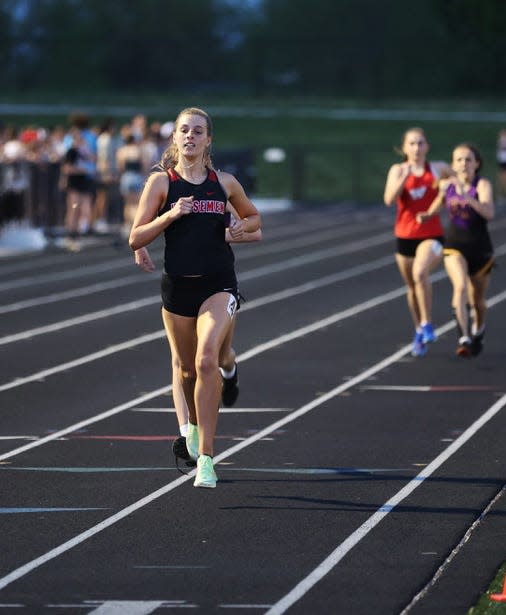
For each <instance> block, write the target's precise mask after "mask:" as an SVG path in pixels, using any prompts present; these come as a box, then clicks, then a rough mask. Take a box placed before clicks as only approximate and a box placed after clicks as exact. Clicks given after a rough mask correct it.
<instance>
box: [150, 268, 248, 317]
mask: <svg viewBox="0 0 506 615" xmlns="http://www.w3.org/2000/svg"><path fill="white" fill-rule="evenodd" d="M222 292H225V293H230V294H231V295H233V296H234V297H235V299H236V301H237V309H239V290H238V287H237V279H236V277H235V274H234V273H233V272H231V273H228V274H214V275H201V276H174V275H169V274H167V273H165V272H164V273H163V274H162V302H163V307H164V308H165V309H166V310H167V311H168V312H172V313H173V314H178V315H179V316H190V317H193V318H195V317H196V316H198V313H199V310H200V306H201V305H202V304H203V303H204V301H205V300H206V299H208V298H209V297H211V296H212V295H215V294H216V293H222Z"/></svg>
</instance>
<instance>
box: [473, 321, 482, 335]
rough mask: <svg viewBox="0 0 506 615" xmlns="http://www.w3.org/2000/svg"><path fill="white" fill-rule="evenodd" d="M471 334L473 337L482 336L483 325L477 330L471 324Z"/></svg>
mask: <svg viewBox="0 0 506 615" xmlns="http://www.w3.org/2000/svg"><path fill="white" fill-rule="evenodd" d="M471 333H472V334H473V335H483V334H484V333H485V324H483V325H481V327H480V328H479V329H477V328H476V325H475V324H474V322H473V326H472V327H471Z"/></svg>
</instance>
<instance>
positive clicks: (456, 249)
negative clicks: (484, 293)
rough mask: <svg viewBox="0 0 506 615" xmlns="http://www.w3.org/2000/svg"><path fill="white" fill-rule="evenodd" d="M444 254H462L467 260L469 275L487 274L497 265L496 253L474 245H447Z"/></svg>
mask: <svg viewBox="0 0 506 615" xmlns="http://www.w3.org/2000/svg"><path fill="white" fill-rule="evenodd" d="M443 254H444V256H450V255H452V254H462V256H463V257H464V258H465V259H466V262H467V272H468V274H469V275H487V274H489V273H490V272H491V271H492V269H493V268H494V266H495V258H494V254H493V253H491V252H489V251H486V252H484V251H483V250H479V249H477V248H476V246H473V245H466V244H464V245H456V244H452V245H451V246H447V247H445V249H444V250H443Z"/></svg>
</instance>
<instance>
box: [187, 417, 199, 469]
mask: <svg viewBox="0 0 506 615" xmlns="http://www.w3.org/2000/svg"><path fill="white" fill-rule="evenodd" d="M186 448H187V449H188V454H189V455H190V457H191V458H192V459H193V460H195V461H197V459H198V458H199V428H198V426H197V425H194V424H193V423H188V433H187V434H186Z"/></svg>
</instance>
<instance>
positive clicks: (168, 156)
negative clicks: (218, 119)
mask: <svg viewBox="0 0 506 615" xmlns="http://www.w3.org/2000/svg"><path fill="white" fill-rule="evenodd" d="M183 115H198V116H200V117H202V118H203V119H204V120H205V122H206V130H207V134H208V136H209V137H212V136H213V123H212V121H211V118H210V117H209V115H208V114H207V113H206V112H205V111H204V110H202V109H199V108H198V107H187V108H186V109H183V110H182V111H180V112H179V114H178V116H177V118H176V120H175V122H174V130H173V133H175V132H176V131H177V129H178V127H179V122H180V121H181V118H182V116H183ZM178 161H179V150H178V149H177V145H176V144H175V143H174V141H173V139H172V138H171V140H170V143H169V145H168V146H167V149H166V150H165V151H164V152H163V154H162V157H161V159H160V163H159V166H160V167H161V168H162V169H163V170H165V171H166V170H167V169H173V168H174V167H175V166H176V165H177V163H178ZM203 162H204V166H206V167H208V168H210V169H212V168H213V161H212V160H211V146H210V145H209V146H208V147H206V151H205V152H204V159H203Z"/></svg>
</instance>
